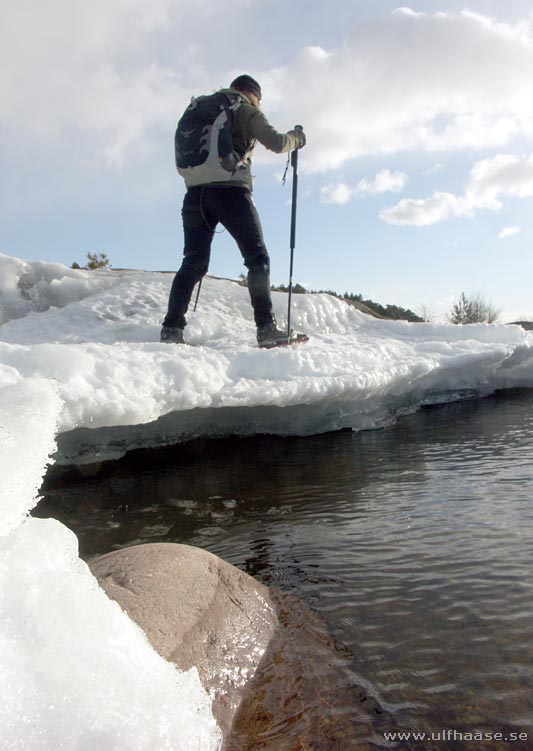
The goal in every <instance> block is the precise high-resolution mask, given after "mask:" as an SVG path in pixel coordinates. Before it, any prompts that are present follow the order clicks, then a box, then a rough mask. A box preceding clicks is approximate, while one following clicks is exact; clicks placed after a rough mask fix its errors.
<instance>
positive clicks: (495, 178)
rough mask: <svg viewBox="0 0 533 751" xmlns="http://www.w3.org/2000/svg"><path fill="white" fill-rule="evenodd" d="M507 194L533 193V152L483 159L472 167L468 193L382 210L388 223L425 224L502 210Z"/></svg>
mask: <svg viewBox="0 0 533 751" xmlns="http://www.w3.org/2000/svg"><path fill="white" fill-rule="evenodd" d="M504 196H516V197H519V198H529V197H531V196H533V155H529V156H528V155H525V156H515V155H512V154H498V155H497V156H494V157H492V158H490V159H483V160H482V161H479V162H476V164H474V166H473V167H472V169H471V171H470V175H469V178H468V181H467V184H466V189H465V193H464V195H462V196H456V195H454V194H453V193H443V192H436V193H434V194H433V196H431V197H430V198H422V199H414V198H406V199H403V200H402V201H400V202H399V203H397V204H396V205H395V206H393V207H391V208H390V209H386V210H385V211H382V212H381V214H380V218H381V219H382V220H383V221H384V222H386V223H387V224H397V225H403V226H413V227H424V226H428V225H430V224H436V223H437V222H442V221H444V220H446V219H450V218H454V217H460V216H469V217H472V216H474V215H475V213H476V212H477V211H479V210H481V209H488V210H490V211H498V210H499V209H501V208H502V205H503V204H502V202H501V200H500V199H501V198H502V197H504Z"/></svg>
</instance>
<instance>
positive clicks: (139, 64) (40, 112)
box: [0, 0, 247, 164]
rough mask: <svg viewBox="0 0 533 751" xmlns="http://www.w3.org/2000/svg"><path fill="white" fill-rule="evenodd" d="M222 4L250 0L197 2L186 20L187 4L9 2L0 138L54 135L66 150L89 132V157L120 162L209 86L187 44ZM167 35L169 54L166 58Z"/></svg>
mask: <svg viewBox="0 0 533 751" xmlns="http://www.w3.org/2000/svg"><path fill="white" fill-rule="evenodd" d="M228 4H229V5H232V4H233V5H246V4H247V0H218V1H217V2H215V0H197V2H195V5H194V13H193V14H192V15H191V13H190V10H191V7H190V2H188V0H150V2H149V3H147V2H146V0H127V2H125V1H124V0H91V2H90V3H87V2H85V0H48V2H46V3H36V2H35V0H17V3H10V4H9V12H8V13H5V14H4V15H3V17H2V25H1V26H0V127H1V128H2V132H3V136H4V140H5V139H7V138H9V139H11V140H13V141H16V140H19V141H20V140H22V139H26V142H27V143H29V144H30V145H36V144H45V145H46V144H48V143H49V142H50V141H53V140H54V139H60V140H62V141H63V144H64V146H65V149H66V148H67V144H68V141H69V140H70V141H74V140H75V136H74V135H73V134H89V135H90V137H91V139H92V140H91V142H90V146H91V147H92V149H93V153H91V154H90V157H91V158H92V157H93V156H94V151H96V152H97V153H99V154H100V155H101V156H102V157H103V158H104V159H105V160H106V161H108V162H109V163H113V164H117V163H120V162H121V161H122V160H123V159H124V158H125V156H126V153H127V151H128V149H130V148H131V147H132V146H133V145H135V146H137V147H140V148H143V147H144V146H146V145H147V144H149V142H150V139H151V138H152V137H153V133H154V131H157V129H158V128H161V127H168V124H169V123H171V124H172V125H171V127H173V125H174V123H175V122H176V120H177V115H178V112H177V109H176V106H177V107H178V108H180V107H182V108H183V106H184V104H183V103H184V102H186V101H187V100H188V99H189V98H190V91H189V86H190V82H191V80H195V81H196V83H197V84H198V85H202V84H205V85H206V86H207V90H210V89H212V88H213V84H212V82H211V81H212V78H211V74H210V73H209V72H208V71H207V70H206V67H205V65H204V64H203V63H202V58H201V52H200V49H199V48H198V45H195V44H194V43H192V42H189V41H188V40H189V39H194V38H195V36H196V37H199V36H200V35H199V34H196V33H195V32H196V30H197V28H198V26H200V27H201V25H202V23H207V22H208V20H206V19H208V18H209V16H210V15H212V14H215V13H219V12H224V11H225V10H227V6H228ZM184 19H186V20H187V29H188V32H189V33H188V34H187V35H186V36H185V35H184V34H183V21H184ZM171 35H174V42H173V43H172V46H173V51H172V55H170V54H168V52H167V54H163V47H164V46H165V45H164V44H163V43H162V42H163V41H164V42H166V46H167V47H168V45H169V44H170V43H169V41H168V40H169V37H171ZM176 39H178V40H179V43H178V44H176V41H175V40H176ZM65 134H66V135H67V138H65Z"/></svg>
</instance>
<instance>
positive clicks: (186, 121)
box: [174, 91, 251, 188]
mask: <svg viewBox="0 0 533 751" xmlns="http://www.w3.org/2000/svg"><path fill="white" fill-rule="evenodd" d="M242 101H243V100H242V99H241V97H240V96H239V95H238V94H236V93H235V94H233V93H229V92H222V91H219V92H217V93H215V94H210V95H209V96H201V97H198V98H193V99H192V100H191V103H190V104H189V106H188V107H187V109H186V110H185V112H184V113H183V115H182V117H181V118H180V120H179V122H178V127H177V128H176V135H175V136H174V150H175V155H176V167H177V170H178V172H179V174H180V175H181V176H182V177H183V179H184V180H185V185H186V186H187V187H188V188H190V187H192V186H194V185H206V184H209V183H220V182H228V181H230V180H232V181H234V182H242V183H245V184H248V183H249V182H250V181H251V178H250V168H249V166H247V164H246V163H244V162H243V161H242V159H241V158H240V157H239V155H238V154H237V153H236V152H235V150H234V148H233V136H232V130H233V124H234V122H235V112H236V111H237V110H238V109H239V107H240V106H241V104H242Z"/></svg>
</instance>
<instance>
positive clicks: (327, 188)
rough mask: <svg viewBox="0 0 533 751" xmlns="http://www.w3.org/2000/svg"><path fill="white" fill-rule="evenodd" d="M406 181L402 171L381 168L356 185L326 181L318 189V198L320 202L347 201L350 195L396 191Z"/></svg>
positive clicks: (343, 202) (373, 194)
mask: <svg viewBox="0 0 533 751" xmlns="http://www.w3.org/2000/svg"><path fill="white" fill-rule="evenodd" d="M406 182H407V175H405V174H404V173H403V172H391V171H390V170H388V169H383V170H381V171H380V172H378V173H377V175H376V176H375V178H374V179H373V180H368V179H367V178H364V179H363V180H360V181H359V182H358V183H357V185H356V186H354V187H352V186H350V185H347V184H346V183H345V182H343V181H342V180H341V181H340V182H334V183H328V184H327V185H324V187H323V188H321V190H320V200H321V202H322V203H336V204H345V203H348V201H349V200H350V198H352V196H359V197H362V196H365V195H372V196H377V195H381V194H383V193H398V192H399V191H400V190H402V188H403V187H404V185H405V183H406Z"/></svg>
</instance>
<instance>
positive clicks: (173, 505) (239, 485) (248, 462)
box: [35, 391, 533, 751]
mask: <svg viewBox="0 0 533 751" xmlns="http://www.w3.org/2000/svg"><path fill="white" fill-rule="evenodd" d="M532 448H533V392H531V391H522V392H514V393H507V394H505V395H498V396H496V397H492V398H489V399H485V400H480V401H468V402H461V403H456V404H452V405H447V406H442V407H434V408H428V409H424V410H422V411H421V412H419V413H417V414H415V415H412V416H409V417H405V418H402V419H401V420H400V421H399V422H398V423H397V425H395V426H393V427H390V428H387V429H385V430H380V431H371V432H364V433H359V434H355V433H351V432H341V433H335V434H328V435H324V436H318V437H314V438H305V439H278V438H272V437H258V438H254V439H244V440H238V439H235V440H224V441H205V442H197V443H195V444H191V445H188V446H182V447H177V448H174V449H172V450H165V451H157V452H150V453H144V454H135V455H132V456H131V457H128V458H127V459H125V460H123V461H122V462H120V463H115V464H114V465H108V466H107V467H106V468H105V472H104V473H103V474H99V475H96V476H94V477H91V476H90V474H87V473H86V474H85V476H81V475H80V474H78V473H74V474H72V475H71V476H62V477H60V476H59V475H57V474H51V475H50V476H49V477H48V479H47V480H46V482H45V486H44V488H43V496H44V500H43V501H42V502H41V503H40V505H39V507H38V509H37V510H36V512H35V513H36V515H39V516H54V517H56V518H59V519H60V520H61V521H63V522H64V523H65V524H66V525H67V526H69V527H71V528H72V529H73V530H74V531H75V532H76V534H77V535H78V537H79V541H80V553H81V555H82V557H85V558H91V557H93V556H95V555H97V554H100V553H104V552H108V551H109V550H112V549H116V548H120V547H123V546H125V545H131V544H134V543H139V542H155V541H158V542H159V541H166V542H169V541H174V542H183V543H188V544H192V545H198V546H200V547H204V548H207V549H208V550H210V551H211V552H213V553H216V554H217V555H219V556H221V557H222V558H224V559H225V560H227V561H229V562H231V563H233V564H235V565H236V566H238V567H239V568H242V569H243V570H245V571H247V572H248V573H250V574H252V575H253V576H255V577H257V578H258V579H260V580H261V581H263V582H264V583H266V584H268V585H271V586H273V587H275V588H276V589H277V590H278V591H280V592H281V593H286V594H288V595H296V596H297V597H298V598H299V599H298V600H295V602H296V603H297V602H301V601H302V600H303V603H305V605H306V606H309V608H310V611H309V613H310V615H309V617H307V616H305V617H304V618H303V619H302V617H301V613H302V612H305V610H304V609H301V608H299V607H298V606H297V605H294V606H291V605H290V602H291V600H290V599H289V600H286V601H285V608H286V609H285V616H284V617H285V619H286V621H287V622H288V623H289V625H290V623H291V621H292V622H294V621H297V620H298V613H299V614H300V620H301V621H304V622H305V623H304V624H302V622H300V626H299V628H302V625H304V627H305V628H307V629H311V630H313V629H314V626H313V618H314V617H315V615H316V616H318V618H317V623H322V624H324V627H325V628H324V633H322V632H321V626H320V625H317V627H316V632H315V633H314V634H313V635H312V637H311V638H310V639H304V638H302V639H299V638H295V639H293V641H292V643H291V646H290V650H289V652H290V654H291V655H292V656H291V657H290V658H287V659H293V658H294V659H297V660H300V662H299V663H298V664H299V665H300V666H301V665H302V664H303V663H302V660H303V658H302V654H303V652H304V651H305V649H307V650H308V648H309V644H310V643H312V641H313V638H314V639H315V643H316V644H319V643H320V646H319V647H317V653H316V655H315V660H314V661H313V655H309V654H307V655H305V660H303V662H305V668H303V669H302V670H303V673H305V678H306V681H307V682H308V686H307V689H306V690H305V692H304V694H303V695H304V696H305V697H307V698H305V699H304V700H302V699H301V695H300V698H299V699H298V701H299V702H300V704H298V708H294V707H296V705H294V707H291V704H290V701H289V698H290V697H289V694H290V692H291V691H292V692H293V694H291V695H296V694H295V691H294V686H295V683H294V680H293V681H292V683H291V681H290V680H288V676H287V675H286V674H285V676H284V679H285V684H284V687H283V686H282V687H281V688H280V686H275V685H274V684H275V683H276V677H275V676H274V673H275V672H276V671H275V666H276V664H278V665H279V664H280V662H283V660H282V659H280V658H279V654H278V657H277V658H273V659H272V660H271V661H270V663H269V664H268V665H267V666H266V668H265V672H264V674H263V676H262V677H260V679H259V680H260V681H262V684H261V686H260V690H259V689H258V691H259V693H258V694H257V695H258V696H259V695H260V696H261V701H262V704H261V706H260V707H259V708H258V707H257V706H253V707H252V708H251V709H249V715H248V718H247V719H245V720H244V724H245V725H246V723H248V725H249V724H250V723H255V726H254V733H255V736H254V739H253V740H250V738H248V740H246V739H245V738H244V735H243V734H242V733H241V740H240V741H239V743H240V745H236V746H235V748H250V749H252V748H254V749H260V748H261V749H263V748H264V749H278V748H279V749H286V751H292V749H294V751H296V750H297V749H302V750H303V749H316V750H317V751H325V750H326V749H329V748H331V749H333V748H335V749H356V748H377V747H379V746H381V747H384V748H393V747H394V748H401V749H407V748H416V749H426V748H427V749H444V748H447V749H507V748H510V749H511V748H512V749H520V751H525V750H526V749H533V639H532V631H533V598H532V595H533V468H532V462H531V453H532ZM287 603H289V604H288V605H287ZM313 614H315V615H313ZM293 626H294V628H293V634H294V633H295V630H294V629H296V630H297V627H298V626H297V624H296V625H295V624H294V623H293ZM326 642H327V643H326ZM299 644H301V645H302V646H301V647H299V646H298V645H299ZM299 649H301V651H302V654H298V652H299ZM285 650H286V652H285V654H286V655H287V654H288V652H287V648H286V647H285ZM327 650H331V652H330V655H331V659H330V660H329V661H328V660H327V659H324V655H325V654H327ZM333 655H335V656H334V657H333ZM276 659H277V663H276ZM326 663H327V664H326ZM291 669H293V670H294V669H295V668H294V665H293V666H292V668H291ZM298 669H299V668H296V670H298ZM281 672H283V670H282V669H281ZM332 673H334V674H335V675H336V676H337V679H335V677H334V676H332ZM292 678H293V679H294V675H293V676H292ZM335 680H337V681H338V685H335ZM297 682H298V681H296V683H297ZM281 684H283V680H282V681H281ZM281 684H280V685H281ZM328 686H329V689H327V687H328ZM269 692H270V693H269ZM283 692H287V695H285V696H284V695H283ZM302 701H303V702H304V704H303V705H302ZM284 702H285V704H286V705H287V706H288V707H289V710H287V711H288V712H289V714H290V712H293V716H292V717H287V716H286V714H287V712H285V716H284V717H283V719H279V717H278V718H277V719H276V709H275V707H276V706H277V707H278V708H279V710H280V717H281V714H282V712H281V708H282V706H283V703H284ZM293 704H294V702H293ZM305 704H306V706H304V705H305ZM267 705H268V706H269V707H270V710H269V711H268V712H267V710H266V708H265V707H266V706H267ZM272 707H273V708H272ZM363 710H364V712H363V714H361V712H362V711H363ZM254 712H255V715H256V716H257V715H258V714H261V712H262V713H263V714H264V715H265V716H266V715H267V714H269V713H270V719H269V722H266V723H264V724H263V725H261V723H260V722H259V721H258V720H257V717H256V719H253V715H254ZM296 715H298V716H296ZM328 715H329V716H330V717H333V718H334V722H333V725H334V727H329V728H328V729H327V730H324V727H323V726H321V728H322V729H321V730H320V729H319V730H317V729H316V728H317V727H319V726H320V722H319V719H317V718H320V717H321V716H322V719H324V718H326V717H327V716H328ZM250 717H252V720H251V719H250ZM313 717H315V719H316V722H317V723H318V725H313ZM304 719H305V725H306V728H307V729H306V730H305V729H304V730H302V722H304ZM335 728H337V729H335ZM350 728H351V729H350ZM357 728H359V730H357ZM361 728H363V731H361ZM241 729H242V728H241ZM397 731H401V732H425V733H427V734H431V733H433V734H435V738H434V740H430V739H428V738H426V739H425V740H414V739H413V738H411V740H404V741H400V742H399V743H398V744H397V745H396V746H395V745H394V744H393V743H391V742H389V741H386V740H385V737H384V735H383V733H384V732H397ZM243 732H244V731H243ZM321 733H322V734H321ZM469 733H470V734H474V733H480V734H483V740H480V736H472V737H470V736H469V735H468V734H469ZM490 733H492V734H494V733H502V735H503V737H504V739H505V738H507V739H508V740H504V739H498V740H489V739H488V736H487V735H485V734H490ZM526 733H527V734H528V739H525V738H524V737H523V735H524V734H526ZM461 734H463V735H462V736H461ZM512 734H515V735H516V736H517V739H516V740H512V741H511V740H510V739H511V737H514V736H512ZM520 734H522V737H521V738H520V737H519V736H520Z"/></svg>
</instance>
